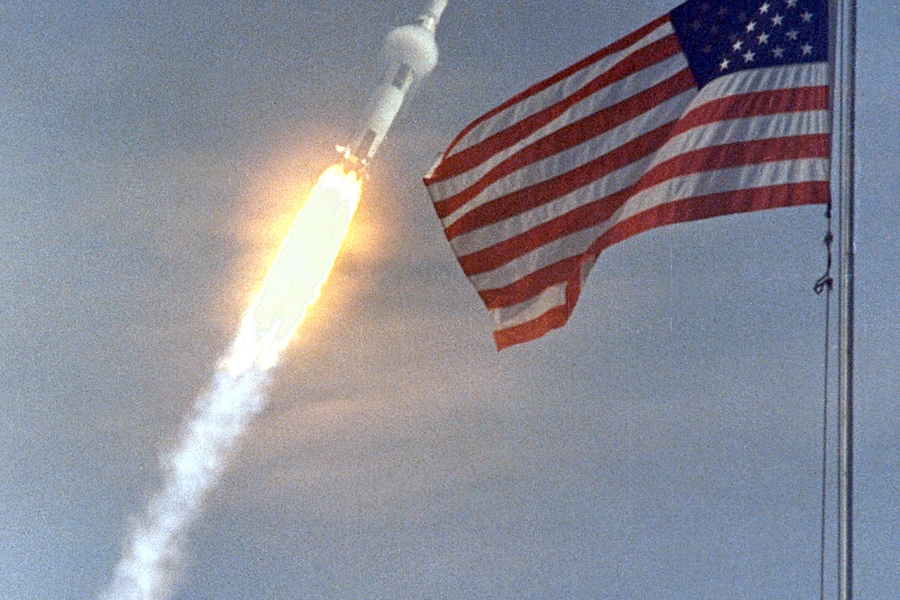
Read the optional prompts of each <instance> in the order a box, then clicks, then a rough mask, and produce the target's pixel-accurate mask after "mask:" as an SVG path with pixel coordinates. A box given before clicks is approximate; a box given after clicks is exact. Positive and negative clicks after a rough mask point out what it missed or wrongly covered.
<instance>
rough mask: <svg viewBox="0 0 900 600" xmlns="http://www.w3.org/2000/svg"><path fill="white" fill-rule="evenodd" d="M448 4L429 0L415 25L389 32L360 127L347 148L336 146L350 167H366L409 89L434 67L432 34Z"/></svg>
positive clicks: (441, 0)
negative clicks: (384, 62) (380, 73)
mask: <svg viewBox="0 0 900 600" xmlns="http://www.w3.org/2000/svg"><path fill="white" fill-rule="evenodd" d="M447 1H448V0H430V2H429V4H428V7H427V8H426V9H425V11H424V12H423V13H422V14H421V15H420V16H419V18H418V19H416V22H415V23H414V24H412V25H404V26H403V27H397V28H396V29H394V30H392V31H391V32H390V33H388V36H387V39H386V40H385V43H384V50H385V55H386V56H387V60H388V67H387V71H386V72H385V74H384V77H382V79H381V81H380V83H379V84H378V87H377V88H376V89H375V93H374V94H373V95H372V99H371V101H370V103H369V109H368V111H367V112H366V115H367V116H366V118H365V120H364V121H363V125H362V127H361V128H360V131H359V133H358V134H357V135H356V137H355V138H354V140H353V141H352V143H351V144H350V145H348V146H335V149H336V150H337V151H338V153H340V154H341V156H342V157H343V158H344V162H345V164H347V165H348V166H349V167H350V168H353V169H359V168H361V167H365V166H367V165H368V163H369V161H370V160H372V157H373V156H375V152H377V151H378V147H379V146H380V145H381V142H382V141H384V137H385V136H386V135H387V132H388V130H389V129H390V128H391V124H392V123H393V122H394V119H395V118H396V117H397V113H398V112H399V111H400V107H401V106H402V105H403V101H404V100H405V99H406V94H407V92H408V91H409V89H410V87H411V86H412V85H413V83H415V81H416V80H418V79H421V78H422V77H424V76H425V75H427V74H428V73H430V72H431V71H432V69H434V67H435V65H437V60H438V49H437V43H436V42H435V40H434V32H435V30H436V29H437V25H438V22H439V21H440V20H441V14H442V13H443V12H444V9H445V8H447Z"/></svg>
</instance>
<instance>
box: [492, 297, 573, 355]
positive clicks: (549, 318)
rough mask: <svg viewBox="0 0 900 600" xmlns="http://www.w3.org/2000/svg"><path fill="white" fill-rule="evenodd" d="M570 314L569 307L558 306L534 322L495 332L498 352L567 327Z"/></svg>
mask: <svg viewBox="0 0 900 600" xmlns="http://www.w3.org/2000/svg"><path fill="white" fill-rule="evenodd" d="M570 314H571V310H569V308H568V307H567V306H557V307H555V308H552V309H550V310H548V311H547V312H545V313H544V314H542V315H541V316H540V317H538V318H537V319H534V320H532V321H527V322H525V323H522V324H521V325H514V326H513V327H507V328H506V329H498V330H497V331H495V332H494V344H496V346H497V350H503V349H504V348H508V347H509V346H515V345H516V344H523V343H525V342H530V341H531V340H536V339H537V338H539V337H541V336H543V335H544V334H545V333H547V332H548V331H551V330H553V329H559V328H560V327H562V326H563V325H565V324H566V321H568V320H569V315H570Z"/></svg>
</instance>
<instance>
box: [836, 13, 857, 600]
mask: <svg viewBox="0 0 900 600" xmlns="http://www.w3.org/2000/svg"><path fill="white" fill-rule="evenodd" d="M840 7H841V14H840V41H839V56H840V59H841V64H840V71H839V73H840V81H839V82H836V83H839V85H840V86H841V87H840V100H841V101H840V107H839V108H840V115H841V117H840V118H841V120H840V123H841V133H840V147H839V161H840V173H841V177H840V199H841V204H842V205H841V228H840V235H841V246H840V248H841V263H840V264H841V293H840V300H841V309H840V342H839V353H840V356H839V363H840V369H839V376H838V377H839V380H838V415H839V417H838V418H839V424H838V430H839V432H838V469H839V471H838V547H839V549H838V554H839V556H838V558H839V572H838V586H839V588H838V591H839V594H838V596H839V599H840V600H852V598H853V340H854V251H855V241H854V212H855V198H854V191H855V190H854V168H855V165H854V159H855V151H856V148H855V120H856V114H855V113H856V106H855V93H856V0H841V3H840Z"/></svg>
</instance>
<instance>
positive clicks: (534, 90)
mask: <svg viewBox="0 0 900 600" xmlns="http://www.w3.org/2000/svg"><path fill="white" fill-rule="evenodd" d="M668 22H669V15H663V16H662V17H659V18H658V19H656V20H654V21H651V22H650V23H647V25H645V26H643V27H641V28H640V29H637V30H636V31H633V32H632V33H630V34H628V35H626V36H625V37H623V38H621V39H619V40H616V41H615V42H613V43H612V44H610V45H609V46H606V47H605V48H601V49H600V50H598V51H597V52H594V53H593V54H591V55H590V56H587V57H585V58H583V59H582V60H580V61H578V62H577V63H575V64H574V65H572V66H570V67H567V68H565V69H563V70H562V71H560V72H558V73H556V74H555V75H553V76H551V77H548V78H547V79H544V80H543V81H539V82H538V83H536V84H534V85H532V86H530V87H528V88H527V89H525V90H524V91H522V92H519V93H518V94H516V95H515V96H513V97H512V98H510V99H509V100H507V101H506V102H504V103H503V104H501V105H500V106H498V107H497V108H495V109H493V110H491V111H490V112H488V113H485V114H484V115H482V116H480V117H479V118H477V119H475V120H474V121H472V122H471V123H470V124H469V125H467V126H466V127H465V129H463V130H462V131H461V132H460V133H459V135H457V136H456V137H455V138H453V141H452V142H451V143H450V145H449V146H448V147H447V150H446V151H445V152H444V155H445V156H446V155H448V154H450V153H451V152H452V151H453V148H455V147H456V145H457V144H458V143H459V141H460V140H462V139H463V138H464V137H466V136H467V135H468V134H469V132H470V131H472V130H473V129H475V128H476V127H478V126H479V125H481V124H482V123H484V122H485V121H488V120H490V119H492V118H493V117H495V116H497V115H498V114H500V113H501V112H503V111H505V110H506V109H508V108H509V107H511V106H513V105H515V104H519V103H520V102H524V101H525V100H527V99H528V98H530V97H532V96H534V95H536V94H539V93H540V92H542V91H544V90H546V89H547V88H550V87H552V86H554V85H556V84H557V83H559V82H560V81H563V80H564V79H568V78H569V77H571V76H573V75H574V74H576V73H578V72H579V71H581V70H583V69H586V68H588V67H589V66H591V65H592V64H594V63H596V62H598V61H601V60H603V59H604V58H606V57H607V56H610V55H612V54H615V53H616V52H620V51H621V50H624V49H626V48H628V47H629V46H632V45H634V44H636V43H637V42H639V41H640V40H641V39H642V38H644V37H645V36H647V35H649V34H651V33H652V32H653V31H655V30H656V29H658V28H659V27H661V26H663V25H665V24H666V23H668Z"/></svg>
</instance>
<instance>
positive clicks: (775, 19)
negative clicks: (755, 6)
mask: <svg viewBox="0 0 900 600" xmlns="http://www.w3.org/2000/svg"><path fill="white" fill-rule="evenodd" d="M782 21H784V17H782V16H781V15H778V14H776V15H775V16H774V17H772V26H773V27H781V22H782Z"/></svg>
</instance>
